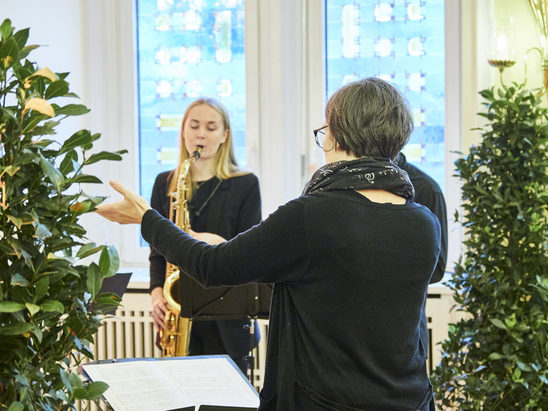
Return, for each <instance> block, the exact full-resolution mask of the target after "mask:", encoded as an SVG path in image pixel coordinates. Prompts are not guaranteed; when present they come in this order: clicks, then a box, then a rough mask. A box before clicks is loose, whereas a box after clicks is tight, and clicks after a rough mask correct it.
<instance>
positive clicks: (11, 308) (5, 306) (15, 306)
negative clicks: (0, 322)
mask: <svg viewBox="0 0 548 411" xmlns="http://www.w3.org/2000/svg"><path fill="white" fill-rule="evenodd" d="M24 308H25V304H21V303H16V302H13V301H2V302H0V313H15V312H17V311H21V310H23V309H24Z"/></svg>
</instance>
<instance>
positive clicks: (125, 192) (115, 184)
mask: <svg viewBox="0 0 548 411" xmlns="http://www.w3.org/2000/svg"><path fill="white" fill-rule="evenodd" d="M110 186H111V187H112V188H114V189H115V190H116V191H118V192H119V193H120V194H122V195H123V196H124V197H127V195H128V194H129V193H131V191H130V190H128V189H127V188H126V187H124V186H123V185H122V184H121V183H119V182H118V181H116V180H110Z"/></svg>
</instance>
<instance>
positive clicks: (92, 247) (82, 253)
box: [76, 243, 103, 258]
mask: <svg viewBox="0 0 548 411" xmlns="http://www.w3.org/2000/svg"><path fill="white" fill-rule="evenodd" d="M102 249H103V246H102V245H100V246H97V245H96V244H95V243H87V244H84V245H83V246H82V247H80V249H79V250H78V253H77V254H76V257H78V258H85V257H88V256H90V255H92V254H95V253H96V252H98V251H101V250H102Z"/></svg>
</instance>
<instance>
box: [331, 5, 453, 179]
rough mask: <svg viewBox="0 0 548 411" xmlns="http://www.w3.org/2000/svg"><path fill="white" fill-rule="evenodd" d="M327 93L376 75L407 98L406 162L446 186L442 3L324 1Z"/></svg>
mask: <svg viewBox="0 0 548 411" xmlns="http://www.w3.org/2000/svg"><path fill="white" fill-rule="evenodd" d="M325 10H326V71H327V74H326V81H327V84H326V90H327V96H328V97H329V96H330V95H331V94H333V92H335V90H337V89H338V88H339V87H341V86H342V85H344V84H346V83H348V82H350V81H354V80H357V79H360V78H364V77H379V78H382V79H384V80H387V81H389V82H391V83H392V84H394V85H395V86H397V87H398V88H399V89H400V90H401V91H402V92H403V93H404V94H405V95H406V97H407V99H408V101H409V103H410V105H411V108H412V110H413V115H414V119H415V130H414V131H413V134H412V136H411V139H410V141H409V143H408V144H407V146H406V147H405V149H404V153H405V154H406V157H407V159H408V161H409V162H411V163H413V164H415V165H416V166H417V167H419V168H421V169H422V170H423V171H425V172H426V173H428V174H429V175H430V176H431V177H432V178H434V179H435V180H436V181H437V182H438V184H439V185H440V187H442V189H443V188H444V186H445V146H444V127H445V121H444V116H445V113H444V110H445V108H444V107H445V100H444V98H445V37H444V12H445V11H444V0H420V1H419V0H391V1H382V0H359V1H352V0H326V1H325Z"/></svg>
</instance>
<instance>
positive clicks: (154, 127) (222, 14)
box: [137, 0, 246, 199]
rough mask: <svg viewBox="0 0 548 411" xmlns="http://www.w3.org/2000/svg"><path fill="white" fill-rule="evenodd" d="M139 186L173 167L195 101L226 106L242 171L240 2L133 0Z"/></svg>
mask: <svg viewBox="0 0 548 411" xmlns="http://www.w3.org/2000/svg"><path fill="white" fill-rule="evenodd" d="M137 30H138V35H137V39H138V41H137V49H138V86H139V105H138V108H139V181H140V192H141V195H142V196H144V197H145V198H147V199H150V195H151V192H152V186H153V184H154V179H155V177H156V175H157V174H158V173H160V172H162V171H166V170H171V169H173V168H175V166H176V163H177V159H178V152H179V146H178V135H179V130H180V127H181V120H182V116H183V113H184V111H185V109H186V108H187V106H188V105H189V104H190V103H191V102H192V101H194V100H195V99H196V98H198V97H201V96H207V97H214V98H217V99H218V100H220V101H221V102H222V103H223V104H224V105H225V107H226V108H227V109H228V112H229V114H230V121H231V126H232V133H233V136H234V148H235V153H236V157H237V159H238V162H239V165H240V166H241V167H243V168H245V167H246V144H245V128H246V121H245V108H246V106H245V56H244V0H177V1H175V0H138V1H137Z"/></svg>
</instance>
